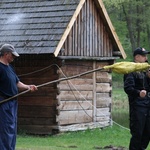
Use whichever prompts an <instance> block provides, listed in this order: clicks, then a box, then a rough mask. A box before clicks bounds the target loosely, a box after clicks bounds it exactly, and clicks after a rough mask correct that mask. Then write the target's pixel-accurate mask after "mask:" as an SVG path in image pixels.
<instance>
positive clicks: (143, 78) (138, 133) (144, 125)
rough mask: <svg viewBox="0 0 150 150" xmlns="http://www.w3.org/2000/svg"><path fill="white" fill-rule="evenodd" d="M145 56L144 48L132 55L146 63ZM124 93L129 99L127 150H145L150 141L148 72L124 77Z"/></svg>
mask: <svg viewBox="0 0 150 150" xmlns="http://www.w3.org/2000/svg"><path fill="white" fill-rule="evenodd" d="M147 54H149V52H148V51H146V50H145V49H144V48H141V47H139V48H137V49H136V50H135V51H134V53H133V56H134V61H135V62H136V63H144V62H147ZM124 91H125V92H126V94H127V95H128V98H129V118H130V133H131V139H130V145H129V150H145V149H146V148H147V146H148V144H149V140H150V72H149V71H145V72H132V73H129V74H126V75H124Z"/></svg>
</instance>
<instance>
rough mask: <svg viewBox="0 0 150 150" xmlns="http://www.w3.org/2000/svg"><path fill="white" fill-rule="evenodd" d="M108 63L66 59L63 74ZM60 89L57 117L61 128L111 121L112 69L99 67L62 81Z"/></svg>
mask: <svg viewBox="0 0 150 150" xmlns="http://www.w3.org/2000/svg"><path fill="white" fill-rule="evenodd" d="M104 65H108V62H94V61H83V60H82V61H79V60H78V61H76V60H70V61H69V60H65V63H64V65H63V66H62V68H61V69H62V71H59V78H62V77H64V74H65V76H66V77H70V76H73V75H77V74H80V73H83V72H86V71H89V70H93V69H95V68H98V67H99V66H101V67H102V66H104ZM62 72H63V73H64V74H63V73H62ZM58 89H59V91H60V92H59V93H60V94H59V95H58V96H57V99H58V101H59V103H60V105H59V106H58V110H59V115H58V116H57V121H58V123H59V129H60V131H68V130H70V126H73V127H72V128H71V130H80V129H84V128H85V126H87V128H88V127H93V123H94V124H97V126H100V127H104V126H108V125H110V124H111V121H110V120H111V114H110V112H111V76H110V75H109V73H108V72H106V71H99V72H94V73H91V74H87V75H84V76H81V77H80V78H76V79H72V80H68V81H62V82H60V83H59V85H58ZM91 123H92V124H91Z"/></svg>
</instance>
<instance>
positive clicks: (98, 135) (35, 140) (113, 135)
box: [16, 125, 130, 150]
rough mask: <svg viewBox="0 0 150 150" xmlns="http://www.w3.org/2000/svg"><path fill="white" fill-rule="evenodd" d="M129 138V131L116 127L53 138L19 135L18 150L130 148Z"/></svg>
mask: <svg viewBox="0 0 150 150" xmlns="http://www.w3.org/2000/svg"><path fill="white" fill-rule="evenodd" d="M129 138H130V134H129V131H128V130H125V129H123V128H121V127H118V126H116V125H114V126H112V127H107V128H104V129H94V130H86V131H78V132H68V133H61V134H58V135H53V136H50V135H49V136H43V137H40V136H29V135H18V138H17V149H16V150H72V149H75V150H93V149H101V150H102V149H103V148H104V147H105V146H110V145H113V146H116V147H119V146H123V147H128V144H129Z"/></svg>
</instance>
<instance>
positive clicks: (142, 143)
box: [129, 106, 150, 150]
mask: <svg viewBox="0 0 150 150" xmlns="http://www.w3.org/2000/svg"><path fill="white" fill-rule="evenodd" d="M130 132H131V135H132V136H131V139H130V145H129V150H145V149H146V148H147V146H148V144H149V140H150V108H145V107H139V106H132V107H131V106H130Z"/></svg>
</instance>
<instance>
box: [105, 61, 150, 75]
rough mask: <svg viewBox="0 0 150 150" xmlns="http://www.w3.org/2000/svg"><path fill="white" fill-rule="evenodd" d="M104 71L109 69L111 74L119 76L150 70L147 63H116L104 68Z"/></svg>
mask: <svg viewBox="0 0 150 150" xmlns="http://www.w3.org/2000/svg"><path fill="white" fill-rule="evenodd" d="M103 68H104V69H111V70H112V71H113V72H116V73H120V74H128V73H131V72H136V71H144V70H146V69H148V68H150V65H149V64H148V63H135V62H118V63H115V64H113V65H109V66H104V67H103Z"/></svg>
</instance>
